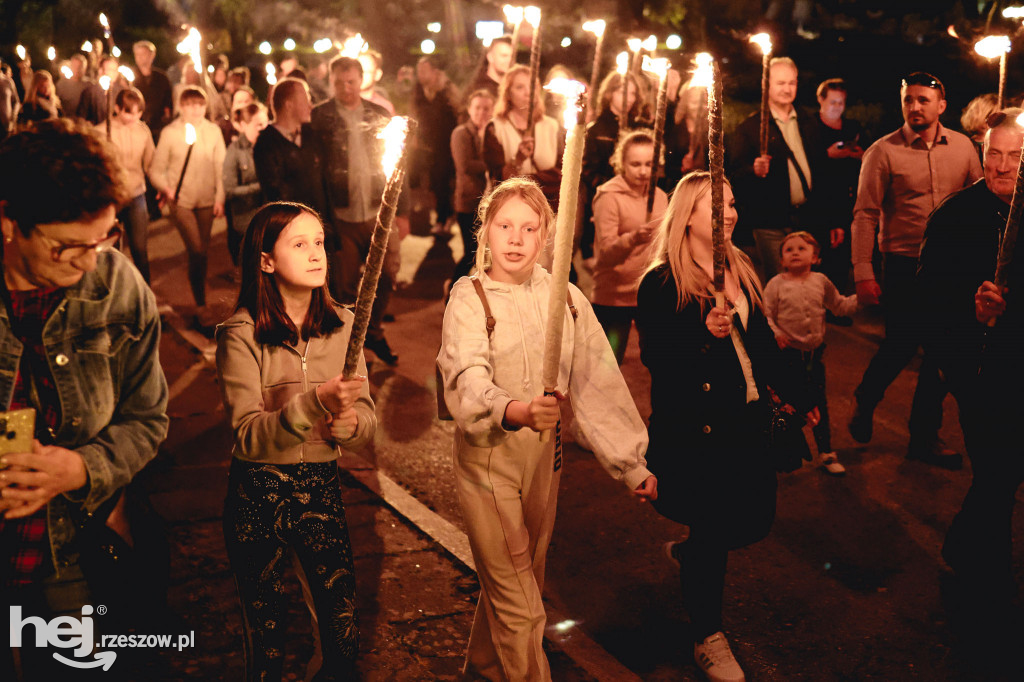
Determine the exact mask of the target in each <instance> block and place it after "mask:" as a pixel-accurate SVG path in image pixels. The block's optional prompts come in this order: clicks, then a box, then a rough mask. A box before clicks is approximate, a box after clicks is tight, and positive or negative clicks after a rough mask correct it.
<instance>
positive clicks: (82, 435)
mask: <svg viewBox="0 0 1024 682" xmlns="http://www.w3.org/2000/svg"><path fill="white" fill-rule="evenodd" d="M0 282H2V280H0ZM43 345H44V347H45V349H46V356H47V359H48V361H49V366H50V372H51V373H52V374H53V379H54V382H55V384H56V387H57V393H58V395H59V396H60V407H61V421H60V425H59V426H58V427H57V429H56V430H55V434H56V435H55V439H54V445H58V446H60V447H63V448H67V449H69V450H74V451H75V452H77V453H78V454H79V455H81V457H82V460H83V461H84V462H85V468H86V472H87V475H88V481H87V482H86V484H85V485H84V486H83V487H81V488H79V489H78V490H72V491H69V492H66V493H64V494H62V495H57V496H56V497H54V498H53V499H52V500H50V502H49V503H48V504H47V509H46V516H47V527H48V529H49V534H50V548H51V550H52V553H53V565H54V567H55V568H56V569H57V571H58V573H60V571H61V569H62V568H65V567H67V566H69V565H71V564H73V563H75V561H76V560H77V555H78V549H77V548H76V547H75V546H74V544H73V542H72V541H73V540H74V538H75V533H76V532H77V530H78V529H80V528H81V527H82V526H83V525H84V524H85V523H86V522H87V521H88V520H89V518H90V517H91V516H92V514H93V512H95V511H96V509H97V507H99V506H100V505H101V504H102V503H103V502H104V501H106V500H107V499H108V498H109V497H110V496H111V495H112V494H113V493H114V492H115V491H117V490H118V489H119V488H121V487H122V486H125V485H127V484H128V483H129V482H130V481H131V480H132V478H133V477H134V476H135V475H136V474H137V473H138V472H139V471H140V470H141V469H142V468H143V466H145V465H146V463H147V462H149V460H151V459H153V457H154V456H155V455H156V451H157V446H158V445H159V444H160V442H161V441H163V439H164V438H165V437H166V435H167V424H168V418H167V381H166V380H165V378H164V373H163V369H162V368H161V367H160V356H159V346H160V317H159V315H158V314H157V309H156V299H155V298H154V296H153V292H152V291H150V289H149V287H148V286H146V283H145V282H144V281H143V279H142V276H141V275H139V272H138V271H137V270H136V269H135V268H133V267H132V266H131V264H130V263H129V262H128V260H127V258H126V257H125V256H123V255H122V254H121V253H119V252H118V251H115V250H110V251H105V252H103V253H100V254H99V255H98V257H97V265H96V269H95V270H94V271H92V272H87V273H85V275H84V276H83V277H82V279H81V280H80V281H79V282H78V284H76V285H74V286H71V287H68V289H67V290H66V292H65V295H64V300H63V301H62V302H61V303H60V304H59V305H58V306H57V309H56V310H55V311H54V313H53V314H52V315H51V316H50V317H49V319H47V320H46V323H45V324H44V326H43ZM21 352H22V345H21V342H20V341H19V340H18V338H17V337H16V336H15V335H14V333H13V332H12V330H11V323H10V317H9V315H8V310H7V308H6V306H0V404H2V405H3V408H4V409H9V408H10V405H11V398H12V394H13V391H14V381H15V378H16V377H17V374H18V365H19V362H20V359H21Z"/></svg>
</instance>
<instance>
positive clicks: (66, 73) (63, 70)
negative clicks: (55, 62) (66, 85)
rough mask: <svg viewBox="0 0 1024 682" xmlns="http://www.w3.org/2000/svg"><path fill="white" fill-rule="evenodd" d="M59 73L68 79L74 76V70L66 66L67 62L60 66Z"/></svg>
mask: <svg viewBox="0 0 1024 682" xmlns="http://www.w3.org/2000/svg"><path fill="white" fill-rule="evenodd" d="M60 75H62V76H64V77H65V78H67V79H68V80H71V79H72V78H74V77H75V72H74V71H72V70H71V67H70V66H68V65H67V64H64V65H63V66H61V67H60Z"/></svg>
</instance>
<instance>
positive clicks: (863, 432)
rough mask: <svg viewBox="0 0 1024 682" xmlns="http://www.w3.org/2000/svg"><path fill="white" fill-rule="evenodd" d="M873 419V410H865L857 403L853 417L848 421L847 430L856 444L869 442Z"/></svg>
mask: <svg viewBox="0 0 1024 682" xmlns="http://www.w3.org/2000/svg"><path fill="white" fill-rule="evenodd" d="M874 417H875V409H874V408H871V409H865V408H864V407H863V406H862V405H861V404H860V402H859V401H858V402H857V403H856V405H855V406H854V408H853V417H852V418H851V419H850V424H849V429H850V435H851V436H853V439H854V440H855V441H857V442H858V443H869V442H871V432H872V430H873V423H872V422H873V421H874Z"/></svg>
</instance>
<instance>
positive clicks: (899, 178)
mask: <svg viewBox="0 0 1024 682" xmlns="http://www.w3.org/2000/svg"><path fill="white" fill-rule="evenodd" d="M900 98H901V101H902V107H903V119H904V121H905V123H904V124H903V126H902V127H900V128H899V129H898V130H896V131H894V132H892V133H890V134H889V135H886V136H885V137H883V138H882V139H880V140H878V141H877V142H875V143H874V144H873V145H871V146H870V147H869V148H868V150H867V151H866V152H865V153H864V158H863V161H862V164H861V170H860V180H859V182H858V187H857V203H856V205H855V206H854V210H853V224H852V225H851V228H850V231H851V242H850V250H851V258H852V260H853V278H854V280H855V281H856V284H857V298H858V299H859V300H860V303H861V305H871V304H877V303H879V302H881V303H883V305H884V312H885V339H883V341H882V343H881V344H879V346H878V351H877V352H876V353H875V356H874V357H873V358H872V359H871V363H870V364H869V365H868V368H867V369H866V370H865V371H864V377H863V379H861V382H860V385H859V386H858V387H857V390H856V392H855V394H854V395H855V397H856V401H857V402H856V407H855V410H854V414H853V418H852V419H851V421H850V435H852V436H853V438H854V439H855V440H857V441H859V442H861V443H867V442H868V441H870V440H871V435H872V416H873V414H874V410H875V406H876V405H878V403H879V402H881V400H882V397H883V396H884V395H885V389H886V388H888V387H889V384H891V383H892V382H893V380H894V379H895V378H896V377H897V376H898V375H899V373H900V372H901V371H902V370H903V368H904V367H906V366H907V363H909V362H910V360H911V359H912V358H913V357H914V356H915V355H916V354H917V349H918V346H919V345H920V341H921V334H920V320H919V318H918V317H917V315H916V313H915V311H916V309H917V305H916V287H915V276H916V273H917V266H918V256H919V254H920V251H921V239H922V237H923V236H924V229H925V226H926V224H927V221H928V216H929V215H930V214H931V212H932V211H933V210H934V209H935V208H936V207H937V206H938V205H939V204H940V203H942V201H943V200H944V199H945V198H946V197H947V196H949V195H950V194H952V193H953V192H956V191H957V190H960V189H962V188H964V187H966V186H968V185H970V184H971V183H973V182H974V181H975V180H978V179H979V178H980V177H981V162H980V160H979V159H978V154H977V152H976V151H975V149H974V144H973V143H972V142H971V140H970V139H969V138H968V137H966V136H965V135H961V134H960V133H957V132H954V131H952V130H947V129H946V128H945V127H944V126H943V125H942V123H940V122H939V116H940V115H941V114H942V112H943V111H945V110H946V91H945V88H944V87H943V85H942V82H941V81H939V79H937V78H935V77H934V76H932V75H931V74H928V73H923V72H916V73H912V74H910V75H909V76H907V77H906V78H905V79H903V82H902V85H901V87H900ZM876 231H877V234H878V247H879V250H880V251H881V254H882V273H881V274H882V285H880V284H879V283H878V282H877V281H876V280H875V273H874V270H873V268H872V262H871V261H872V255H873V252H874V243H875V234H876ZM883 286H884V289H883ZM945 395H946V389H945V387H944V386H943V382H942V380H941V378H940V376H939V371H938V368H937V367H936V366H935V364H934V363H933V362H932V361H931V359H930V358H929V356H928V354H925V357H924V361H923V362H922V365H921V370H920V375H919V377H918V381H917V389H916V390H915V392H914V403H913V406H912V407H911V412H910V447H909V451H908V453H907V456H908V457H910V458H912V459H918V460H921V461H924V462H927V463H930V464H934V465H937V466H942V467H945V468H950V469H959V468H960V466H961V456H960V454H959V453H957V452H953V451H951V450H949V449H947V448H945V447H944V446H943V445H942V443H941V441H939V438H938V431H939V427H940V426H941V425H942V400H943V398H945Z"/></svg>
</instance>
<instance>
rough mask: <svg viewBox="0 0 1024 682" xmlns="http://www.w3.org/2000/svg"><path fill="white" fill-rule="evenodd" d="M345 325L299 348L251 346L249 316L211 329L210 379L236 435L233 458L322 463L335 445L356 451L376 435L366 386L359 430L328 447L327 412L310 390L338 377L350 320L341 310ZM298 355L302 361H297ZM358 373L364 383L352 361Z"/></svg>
mask: <svg viewBox="0 0 1024 682" xmlns="http://www.w3.org/2000/svg"><path fill="white" fill-rule="evenodd" d="M339 312H340V314H341V320H342V322H344V326H342V327H341V329H338V330H337V331H335V332H334V333H333V334H331V335H330V336H328V337H326V338H324V337H314V338H312V339H310V340H309V346H308V348H307V347H306V342H305V341H302V340H300V341H299V343H298V347H297V348H294V347H292V346H269V345H264V344H259V343H256V340H255V339H254V338H253V334H254V332H255V331H256V328H255V326H254V325H253V321H252V317H251V316H250V315H249V313H248V311H246V310H240V311H239V312H237V313H235V314H234V315H232V316H231V317H230V318H228V319H227V320H226V321H225V322H223V323H222V324H220V325H218V326H217V373H218V375H219V377H220V387H221V392H222V394H223V396H224V408H225V410H226V411H227V414H228V419H229V420H230V422H231V428H232V429H233V430H234V432H235V446H234V448H233V449H232V454H233V455H234V456H235V457H237V458H239V459H243V460H246V461H249V462H267V463H273V464H297V463H299V462H329V461H331V460H333V459H334V458H335V457H337V456H338V452H337V446H339V445H341V446H344V447H345V449H346V450H359V449H360V448H362V447H363V446H364V445H366V443H368V442H369V441H370V439H371V438H373V434H374V433H375V432H376V429H377V417H376V415H375V414H374V409H373V401H372V400H371V399H370V387H369V383H368V382H364V383H363V390H362V394H361V395H360V397H359V399H358V400H357V401H356V412H357V413H358V425H357V427H356V432H355V434H353V436H352V438H350V439H348V440H346V441H344V442H341V443H335V442H334V441H333V440H332V438H331V435H330V431H329V426H328V421H327V418H328V416H329V413H328V412H327V410H326V409H325V408H324V406H323V405H322V404H321V403H320V399H319V398H317V395H316V387H317V386H319V385H320V384H322V383H324V382H326V381H327V380H328V379H331V378H332V377H334V376H337V375H338V373H340V372H341V366H342V363H343V362H344V360H345V351H346V349H347V348H348V338H349V333H350V331H351V329H352V313H351V312H350V311H348V310H340V311H339ZM303 351H304V352H305V354H303ZM357 372H358V374H360V375H362V376H366V362H365V361H364V360H363V358H361V357H360V358H359V367H358V370H357Z"/></svg>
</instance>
